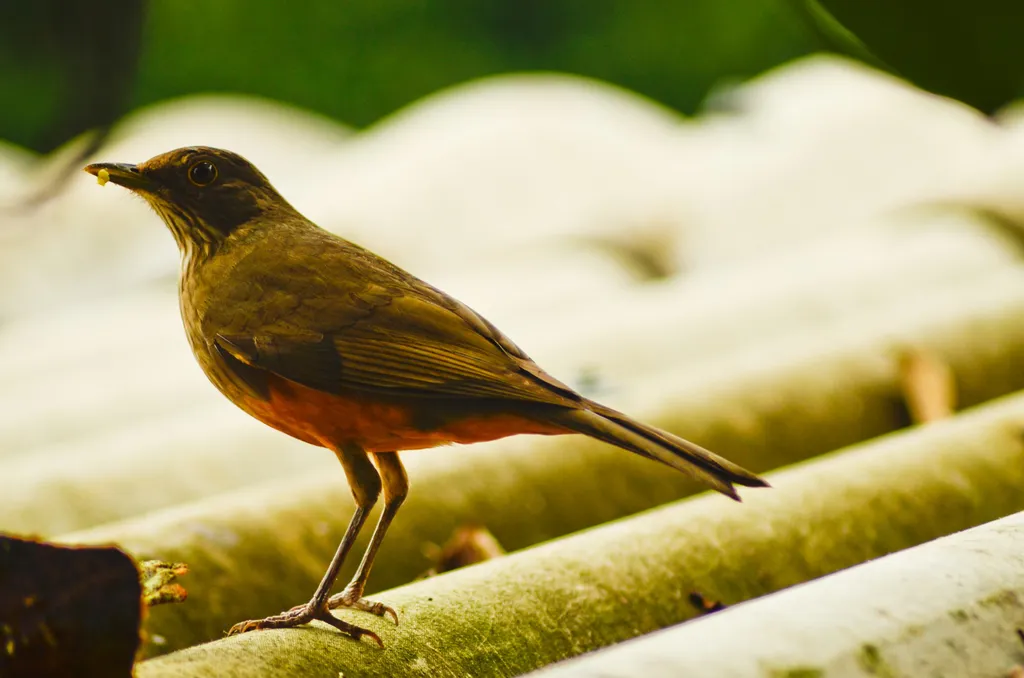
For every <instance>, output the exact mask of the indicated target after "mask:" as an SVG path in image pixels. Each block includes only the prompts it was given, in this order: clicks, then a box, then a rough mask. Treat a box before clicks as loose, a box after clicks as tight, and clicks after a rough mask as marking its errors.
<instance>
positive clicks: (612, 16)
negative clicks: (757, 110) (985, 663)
mask: <svg viewBox="0 0 1024 678" xmlns="http://www.w3.org/2000/svg"><path fill="white" fill-rule="evenodd" d="M67 1H68V0H48V1H47V2H44V3H43V4H44V5H47V6H51V5H61V4H62V3H65V2H67ZM133 2H134V0H133ZM70 4H71V5H75V4H76V3H74V2H71V3H70ZM77 4H78V5H81V3H77ZM23 5H32V6H33V7H35V6H36V5H35V4H33V3H17V5H15V4H13V3H12V5H11V8H8V9H7V10H4V13H5V14H6V15H8V16H7V19H8V21H7V24H6V25H7V27H8V28H6V29H5V28H3V27H2V26H0V62H2V63H0V91H4V92H5V93H6V94H7V95H8V97H7V98H6V100H7V101H8V102H10V101H13V102H17V105H15V106H10V105H8V106H5V107H3V108H0V138H7V139H10V140H12V141H15V142H17V143H21V144H24V145H29V146H32V147H35V148H45V147H46V146H47V145H48V143H49V141H50V137H48V136H47V135H46V134H44V133H43V132H44V131H45V130H46V129H49V128H50V127H51V126H52V125H53V124H54V123H53V119H52V118H53V117H54V116H55V115H56V114H55V112H54V108H55V107H57V108H58V109H66V108H67V107H69V106H70V107H75V106H79V105H92V104H93V103H94V102H87V101H83V100H81V98H79V99H77V100H69V99H68V96H67V95H68V93H69V92H71V91H73V88H72V87H71V85H72V83H71V82H69V73H70V72H71V71H70V70H69V69H70V62H68V63H65V64H64V67H63V70H62V67H61V64H62V63H64V62H62V61H60V60H59V59H58V58H57V57H58V56H60V54H63V52H62V51H61V49H60V46H61V44H62V43H61V41H62V40H65V39H66V38H62V37H60V36H57V38H56V39H54V37H53V29H52V26H51V22H50V20H49V19H48V18H47V16H48V15H47V14H45V13H41V12H39V11H36V10H32V9H31V8H26V9H19V8H20V7H21V6H23ZM120 5H121V3H120V2H119V0H110V2H108V3H104V7H105V8H104V7H99V8H98V7H97V6H95V5H91V4H85V5H81V6H84V7H89V8H91V9H90V11H94V12H105V13H106V18H105V19H104V20H105V21H108V22H116V21H117V20H118V19H117V17H118V16H119V15H120V14H121V13H122V12H124V11H125V9H124V7H120ZM2 16H3V15H0V17H2ZM15 27H16V29H17V30H15ZM118 30H119V31H120V32H121V33H125V34H126V35H125V36H124V37H125V39H127V38H128V35H127V33H128V32H129V31H130V27H128V26H124V27H121V28H119V29H118ZM15 34H17V35H27V36H33V35H34V36H36V38H38V40H37V42H38V44H39V45H40V46H41V47H42V49H35V50H31V49H22V48H17V47H14V46H13V41H14V40H15ZM78 37H79V38H81V39H83V40H84V39H85V38H87V37H88V36H78ZM55 40H56V42H55ZM5 45H6V46H7V47H6V48H5ZM817 45H818V41H817V38H816V37H815V36H814V35H813V33H812V31H810V30H809V29H808V28H807V27H806V25H805V24H804V22H803V21H802V19H801V18H800V17H799V16H798V15H797V14H796V13H795V12H793V10H792V8H790V7H788V6H787V5H785V4H784V3H781V2H778V0H771V1H765V0H730V1H729V2H719V1H718V0H689V1H687V2H677V1H676V0H659V1H657V2H639V3H637V2H621V1H617V0H558V1H556V2H550V1H545V0H502V1H498V0H493V1H490V2H470V0H436V1H434V2H429V3H427V2H416V1H414V0H348V1H346V2H315V3H302V4H290V3H283V2H276V3H272V2H251V1H248V0H220V1H218V2H199V1H198V0H151V1H150V2H149V8H148V15H147V20H146V23H145V27H144V30H143V35H142V51H141V57H140V59H141V61H140V63H139V72H138V77H137V78H133V75H132V73H133V71H132V69H131V68H130V67H129V66H130V64H129V63H127V62H128V61H129V59H127V58H121V57H120V56H119V54H120V53H119V52H117V51H115V50H114V49H113V47H112V44H111V40H109V39H107V40H104V41H102V42H99V41H93V42H92V43H91V44H87V45H78V46H77V47H76V57H77V61H75V63H85V64H90V65H91V69H92V70H93V71H96V72H99V73H102V74H103V75H104V77H105V79H106V80H104V82H106V81H110V82H113V81H116V80H117V79H118V78H125V77H127V79H128V84H129V85H130V84H131V83H132V81H133V80H134V95H133V98H132V100H131V107H135V106H140V105H144V104H147V103H152V102H155V101H159V100H161V99H165V98H168V97H173V96H178V95H184V94H189V93H192V92H200V91H235V92H248V93H253V94H259V95H264V96H267V97H270V98H273V99H279V100H282V101H286V102H291V103H294V104H298V105H300V106H303V107H307V108H310V109H312V110H315V111H318V112H321V113H325V114H327V115H330V116H333V117H335V118H337V119H339V120H341V121H343V122H345V123H349V124H354V125H367V124H369V123H372V122H373V121H375V120H377V119H379V118H380V117H382V116H384V115H387V114H388V113H391V112H392V111H394V110H396V109H398V108H400V107H402V106H404V105H406V104H408V103H410V102H412V101H414V100H416V99H418V98H420V97H422V96H425V95H427V94H430V93H432V92H434V91H436V90H438V89H440V88H444V87H447V86H450V85H453V84H456V83H460V82H464V81H466V80H470V79H473V78H477V77H481V76H486V75H489V74H494V73H502V72H512V71H524V70H549V71H566V72H570V73H578V74H582V75H587V76H591V77H595V78H598V79H602V80H607V81H610V82H613V83H616V84H619V85H622V86H624V87H626V88H630V89H634V90H637V91H639V92H641V93H642V94H646V95H648V96H650V97H652V98H654V99H656V100H659V101H661V102H663V103H665V104H668V105H669V106H674V107H676V108H677V109H679V110H681V111H684V112H692V111H694V110H696V108H697V107H698V106H699V104H700V102H701V101H702V100H703V98H704V96H705V95H706V93H707V92H708V90H709V89H710V88H711V87H712V86H714V85H715V84H716V83H717V82H719V81H722V80H726V81H728V80H734V79H742V78H746V77H749V76H752V75H756V74H757V73H759V72H761V71H763V70H765V69H767V68H770V67H772V66H775V65H777V64H779V63H782V62H784V61H786V60H788V59H791V58H794V57H797V56H800V55H803V54H807V53H809V52H811V51H813V50H814V49H816V48H817ZM55 55H56V56H55ZM112 57H113V58H112ZM5 66H6V67H5ZM37 90H38V91H37ZM51 90H54V91H56V94H47V93H48V92H51ZM44 94H45V96H44Z"/></svg>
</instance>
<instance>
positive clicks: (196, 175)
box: [188, 160, 217, 186]
mask: <svg viewBox="0 0 1024 678" xmlns="http://www.w3.org/2000/svg"><path fill="white" fill-rule="evenodd" d="M216 179H217V166H216V165H214V164H213V163H212V162H207V161H205V160H202V161H200V162H197V163H196V164H194V165H192V166H191V167H189V168H188V180H189V181H191V182H192V183H193V184H195V185H196V186H209V185H210V184H212V183H213V182H214V181H215V180H216Z"/></svg>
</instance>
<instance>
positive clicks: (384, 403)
mask: <svg viewBox="0 0 1024 678" xmlns="http://www.w3.org/2000/svg"><path fill="white" fill-rule="evenodd" d="M86 171H87V172H90V173H92V174H98V173H99V172H100V171H105V172H107V173H108V175H109V178H110V181H112V182H114V183H117V184H120V185H122V186H125V187H126V188H129V189H131V190H132V191H134V192H135V193H137V194H139V195H140V196H142V197H143V198H145V199H146V200H147V201H148V202H149V203H150V205H152V206H153V208H154V209H155V210H156V212H157V213H158V214H159V215H160V216H161V217H162V218H163V220H164V221H165V222H166V224H167V225H168V227H169V228H170V230H171V233H172V234H173V235H174V237H175V240H176V241H177V244H178V247H179V248H180V250H181V252H182V257H183V263H182V274H181V280H180V302H181V313H182V319H183V321H184V324H185V329H186V333H187V335H188V340H189V343H190V344H191V346H192V349H193V352H194V353H195V355H196V358H197V360H198V361H199V364H200V365H201V366H202V368H203V371H204V372H205V373H206V375H207V376H208V377H209V378H210V380H211V381H212V382H213V383H214V385H216V387H217V388H218V389H220V391H221V392H222V393H223V394H224V395H225V396H227V397H228V398H229V399H230V400H231V401H232V402H234V403H235V404H236V405H238V406H239V407H240V408H242V409H243V410H244V411H246V412H248V413H249V414H250V415H252V416H254V417H255V418H257V419H259V420H260V421H262V422H264V423H265V424H267V425H269V426H272V427H274V428H276V429H278V430H280V431H283V432H285V433H287V434H289V435H291V436H294V437H296V438H299V439H300V440H304V441H306V442H309V443H312V444H314V445H321V446H323V447H326V448H328V449H330V450H332V451H334V452H335V454H336V455H337V456H338V458H339V460H340V461H341V463H342V466H343V468H344V470H345V473H346V475H347V477H348V480H349V484H350V486H351V488H352V492H353V495H354V496H355V499H356V512H355V514H354V515H353V518H352V521H351V523H350V525H349V529H348V530H347V532H346V534H345V537H344V538H343V539H342V542H341V544H340V546H339V548H338V552H337V553H336V555H335V557H334V560H333V561H332V563H331V566H330V568H329V569H328V571H327V574H326V575H325V577H324V579H323V581H322V582H321V584H320V586H319V588H318V589H317V591H316V593H315V594H314V596H313V599H312V600H311V601H310V602H309V603H307V604H305V605H301V606H298V607H296V608H294V609H293V610H291V611H289V612H286V613H283V614H281V615H276V616H274V617H269V618H267V619H264V620H258V621H250V622H244V623H242V624H237V625H236V626H235V627H233V628H232V631H233V632H235V631H247V630H250V629H255V628H280V627H287V626H295V625H298V624H303V623H306V622H308V621H310V620H312V619H320V620H323V621H326V622H328V623H330V624H332V625H333V626H335V627H337V628H339V629H341V630H343V631H345V632H346V633H348V634H350V635H352V636H354V637H356V638H358V637H360V636H363V635H370V636H371V637H373V638H374V639H375V640H377V641H378V642H379V638H377V637H376V635H375V634H372V633H371V632H369V631H367V630H365V629H361V628H359V627H357V626H353V625H351V624H348V623H346V622H343V621H341V620H339V619H337V618H335V617H334V616H333V615H331V614H330V613H329V612H328V610H329V609H331V608H335V607H354V608H357V609H361V610H364V611H369V612H372V613H374V614H378V615H382V614H391V615H392V616H395V618H396V621H397V616H396V615H395V613H394V611H393V610H390V609H389V608H387V607H385V606H383V605H381V604H379V603H373V602H371V601H367V600H363V598H362V593H363V588H364V586H365V584H366V579H367V577H368V576H369V572H370V566H371V565H372V563H373V558H374V555H375V554H376V551H377V548H378V547H379V546H380V542H381V540H382V539H383V537H384V533H385V532H386V530H387V527H388V525H389V524H390V522H391V520H392V519H393V518H394V515H395V513H396V512H397V510H398V507H399V506H400V505H401V503H402V500H403V499H404V497H405V495H406V492H407V490H408V481H407V479H406V476H405V472H404V470H403V469H402V466H401V463H400V461H399V459H398V456H397V454H396V452H398V451H401V450H409V449H419V448H428V447H434V446H437V445H441V444H445V443H453V442H455V443H473V442H480V441H485V440H494V439H496V438H502V437H505V436H509V435H514V434H518V433H535V434H545V435H558V434H566V433H582V434H584V435H587V436H590V437H593V438H597V439H599V440H602V441H605V442H608V443H611V444H612V445H616V446H618V447H621V448H623V449H626V450H629V451H631V452H634V453H636V454H639V455H641V456H644V457H647V458H649V459H653V460H656V461H659V462H661V463H663V464H667V465H668V466H671V467H673V468H676V469H679V470H681V471H684V472H686V473H689V474H690V475H692V476H693V477H695V478H697V479H698V480H700V481H701V482H703V483H705V484H707V485H708V486H710V487H712V488H713V489H715V490H718V491H719V492H722V493H724V494H726V495H728V496H730V497H732V498H734V499H738V496H737V494H736V491H735V489H734V484H735V485H747V486H751V487H757V486H763V485H765V484H766V483H765V482H764V481H763V480H761V479H760V478H758V477H757V476H755V475H753V474H751V473H749V472H748V471H745V470H744V469H742V468H740V467H739V466H737V465H735V464H733V463H731V462H729V461H727V460H725V459H723V458H721V457H718V456H716V455H714V454H712V453H711V452H708V451H707V450H705V449H703V448H701V447H700V446H698V445H695V444H693V443H691V442H689V441H686V440H683V439H682V438H679V437H678V436H675V435H673V434H671V433H667V432H665V431H661V430H658V429H656V428H654V427H651V426H647V425H645V424H642V423H640V422H638V421H636V420H634V419H631V418H630V417H628V416H626V415H624V414H622V413H620V412H616V411H615V410H612V409H610V408H607V407H605V406H603V405H600V404H598V403H596V402H593V401H591V400H588V399H586V398H584V397H582V396H580V395H579V394H577V393H576V392H575V391H573V390H572V389H571V388H569V387H568V386H566V385H565V384H563V383H562V382H560V381H558V380H557V379H555V378H554V377H552V376H551V375H549V374H547V373H546V372H545V371H544V370H542V369H541V368H540V367H538V366H537V364H536V363H534V362H533V361H532V360H531V359H530V358H529V356H527V355H526V353H524V352H523V351H522V350H521V349H520V348H519V347H518V346H516V345H515V344H514V343H512V341H511V340H510V339H509V338H508V337H506V336H505V335H504V334H502V333H501V332H500V331H499V330H498V329H497V328H496V327H494V326H493V325H491V324H490V323H489V322H488V321H487V320H485V319H484V318H482V317H481V316H480V315H478V314H477V313H475V312H474V311H472V310H471V309H470V308H469V307H467V306H465V305H464V304H462V303H460V302H459V301H457V300H455V299H453V298H452V297H450V296H448V295H446V294H445V293H443V292H441V291H440V290H438V289H436V288H434V287H431V286H430V285H428V284H427V283H425V282H423V281H422V280H419V279H418V278H416V277H414V276H412V275H410V274H409V273H406V272H405V271H403V270H402V269H400V268H398V267H397V266H395V265H393V264H391V263H390V262H388V261H386V260H384V259H381V258H380V257H378V256H376V255H374V254H373V253H371V252H369V251H367V250H365V249H363V248H362V247H359V246H358V245H355V244H353V243H351V242H349V241H347V240H345V239H343V238H340V237H338V236H336V235H333V234H331V233H329V232H327V231H325V230H323V229H320V228H318V227H317V226H316V225H315V224H313V223H312V222H310V221H309V220H307V219H306V218H305V217H303V216H302V215H301V214H299V213H298V212H297V211H296V210H295V209H294V208H293V207H292V206H291V205H289V204H288V202H287V201H286V200H285V199H284V198H282V197H281V196H280V195H279V194H278V193H277V191H276V190H274V188H273V186H271V185H270V182H269V181H267V179H266V177H264V176H263V175H262V174H261V173H260V172H259V171H258V170H257V169H256V168H255V167H253V166H252V165H251V164H250V163H248V162H247V161H246V160H245V159H243V158H241V157H239V156H238V155H236V154H234V153H230V152H228V151H223V150H218V149H213V148H204V147H196V148H183V149H178V150H176V151H171V152H170V153H166V154H164V155H160V156H157V157H155V158H153V159H151V160H149V161H147V162H145V163H143V164H142V165H139V166H134V165H121V164H96V165H90V166H88V167H86ZM371 462H372V463H371ZM382 489H383V494H384V502H385V503H384V510H383V512H382V514H381V518H380V520H379V522H378V524H377V526H376V528H375V529H374V534H373V537H372V538H371V541H370V545H369V546H368V547H367V552H366V554H365V555H364V557H363V560H362V563H361V564H360V567H359V570H358V572H357V573H356V575H355V578H354V579H353V581H352V582H351V583H350V584H349V586H348V587H346V589H345V591H344V592H343V593H341V594H338V595H336V596H334V597H329V596H330V590H331V587H332V586H333V584H334V580H335V579H336V578H337V575H338V570H339V569H340V567H341V565H342V562H343V561H344V559H345V557H346V555H347V553H348V550H349V549H350V547H351V543H352V540H353V539H354V538H355V535H356V534H357V533H358V531H359V529H360V528H361V527H362V525H363V522H365V520H366V514H367V512H368V511H369V510H370V508H371V507H372V506H373V504H374V503H375V502H376V500H377V498H378V496H379V494H380V493H381V490H382Z"/></svg>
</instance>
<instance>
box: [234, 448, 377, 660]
mask: <svg viewBox="0 0 1024 678" xmlns="http://www.w3.org/2000/svg"><path fill="white" fill-rule="evenodd" d="M335 453H336V454H337V455H338V459H340V460H341V465H342V467H343V468H344V469H345V475H346V476H347V477H348V483H349V486H350V487H351V489H352V496H353V497H355V500H356V510H355V513H353V514H352V520H350V521H349V524H348V529H346V530H345V536H343V537H342V538H341V543H340V544H339V545H338V550H337V551H335V553H334V558H332V559H331V564H330V566H328V568H327V572H326V574H324V577H323V579H322V580H321V581H320V585H319V586H317V588H316V592H315V593H313V598H312V599H310V601H309V602H308V603H306V604H304V605H298V606H296V607H293V608H292V609H291V610H288V611H287V612H282V613H281V614H277V615H274V616H272V617H267V618H266V619H256V620H249V621H244V622H240V623H238V624H235V625H234V626H232V627H231V629H230V630H229V631H228V635H229V636H230V635H232V634H235V633H245V632H246V631H254V630H257V629H281V628H290V627H293V626H301V625H302V624H308V623H309V622H311V621H313V620H314V619H319V620H320V621H322V622H326V623H327V624H330V625H331V626H333V627H334V628H336V629H338V630H339V631H341V632H342V633H345V634H347V635H349V636H352V637H353V638H355V639H356V640H359V638H361V637H363V636H369V637H370V638H372V639H373V640H375V641H376V642H377V644H378V645H381V647H383V643H381V640H380V637H378V636H377V634H376V633H374V632H373V631H370V630H368V629H364V628H360V627H358V626H355V625H353V624H349V623H348V622H344V621H342V620H340V619H338V618H337V617H335V616H334V615H332V614H331V613H330V608H328V606H327V602H328V599H329V596H330V595H331V589H332V588H333V587H334V582H335V580H337V578H338V573H339V572H340V571H341V567H342V565H344V563H345V557H346V556H347V555H348V552H349V551H350V550H351V548H352V544H353V543H354V542H355V540H356V536H357V535H358V534H359V530H360V529H361V528H362V527H363V524H364V523H365V522H366V517H367V515H368V514H369V513H370V509H372V508H373V505H374V504H375V503H376V502H377V497H379V496H380V489H381V480H380V476H379V475H378V474H377V471H376V469H375V468H374V466H373V463H372V462H370V458H369V457H368V456H367V454H366V452H364V451H363V450H362V449H361V448H359V447H354V446H347V447H342V448H339V449H337V450H335Z"/></svg>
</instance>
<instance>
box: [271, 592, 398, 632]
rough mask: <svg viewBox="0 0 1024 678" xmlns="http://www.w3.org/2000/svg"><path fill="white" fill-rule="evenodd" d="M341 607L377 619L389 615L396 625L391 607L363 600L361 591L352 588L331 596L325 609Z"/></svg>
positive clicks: (394, 614)
mask: <svg viewBox="0 0 1024 678" xmlns="http://www.w3.org/2000/svg"><path fill="white" fill-rule="evenodd" d="M301 607H302V605H299V606H298V607H293V608H292V609H291V610H290V611H291V612H294V611H295V610H298V609H299V608H301ZM341 607H344V608H346V609H349V610H359V611H360V612H369V613H370V614H373V615H377V616H378V617H384V616H386V615H390V617H391V619H392V621H394V622H395V625H396V626H397V625H398V613H397V612H395V609H394V608H393V607H389V606H387V605H385V604H384V603H378V602H376V601H373V600H367V599H366V598H363V592H362V590H361V589H356V588H353V587H352V586H347V587H345V590H344V591H342V592H341V593H338V594H335V595H333V596H331V597H330V598H329V599H328V600H327V609H329V610H337V609H338V608H341Z"/></svg>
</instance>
